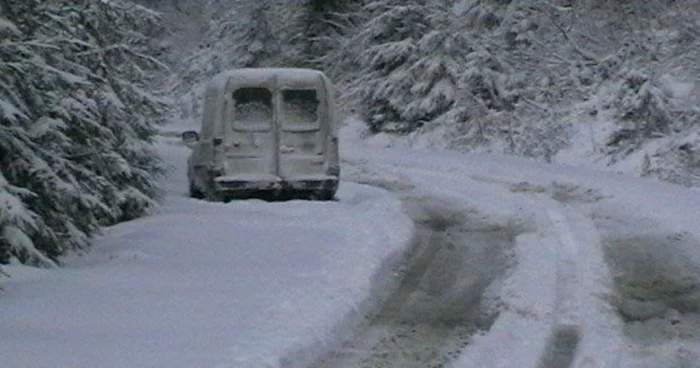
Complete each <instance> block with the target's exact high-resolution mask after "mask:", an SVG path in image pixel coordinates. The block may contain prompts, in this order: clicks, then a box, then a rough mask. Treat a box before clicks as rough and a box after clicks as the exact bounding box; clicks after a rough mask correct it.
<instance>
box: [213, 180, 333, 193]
mask: <svg viewBox="0 0 700 368" xmlns="http://www.w3.org/2000/svg"><path fill="white" fill-rule="evenodd" d="M214 184H215V185H214V188H215V190H216V191H217V192H218V193H219V194H220V195H222V196H223V197H225V198H228V199H234V198H250V197H268V196H270V195H271V196H272V197H281V196H284V197H307V196H312V195H314V194H320V193H321V192H325V193H326V194H325V195H323V196H328V193H330V197H332V196H333V194H335V192H336V190H337V189H338V177H335V176H327V175H323V176H314V177H306V178H304V177H299V178H293V179H282V178H277V177H258V178H240V177H239V178H236V177H232V176H221V177H217V178H215V179H214Z"/></svg>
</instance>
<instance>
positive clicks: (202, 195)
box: [190, 183, 204, 199]
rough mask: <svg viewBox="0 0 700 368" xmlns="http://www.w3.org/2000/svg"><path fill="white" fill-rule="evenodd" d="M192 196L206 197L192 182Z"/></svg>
mask: <svg viewBox="0 0 700 368" xmlns="http://www.w3.org/2000/svg"><path fill="white" fill-rule="evenodd" d="M190 198H196V199H204V193H202V192H201V191H200V190H199V189H197V187H195V186H194V184H192V183H190Z"/></svg>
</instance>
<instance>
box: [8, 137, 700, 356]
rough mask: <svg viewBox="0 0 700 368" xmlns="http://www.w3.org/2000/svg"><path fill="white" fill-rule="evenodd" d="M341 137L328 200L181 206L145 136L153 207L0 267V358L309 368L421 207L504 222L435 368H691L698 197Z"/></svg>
mask: <svg viewBox="0 0 700 368" xmlns="http://www.w3.org/2000/svg"><path fill="white" fill-rule="evenodd" d="M358 132H359V129H356V126H355V125H352V124H350V125H348V126H346V128H345V129H344V131H343V137H342V146H341V147H342V158H343V174H342V175H343V178H344V181H343V183H342V185H341V186H340V189H339V192H338V194H337V196H336V200H335V201H330V202H312V201H288V202H277V203H268V202H263V201H258V200H248V201H237V202H231V203H210V202H204V201H199V200H194V199H190V198H186V197H185V192H186V188H187V185H186V177H185V160H186V157H187V154H188V153H189V151H188V149H187V148H186V147H184V146H183V145H180V144H178V143H177V141H176V139H174V138H168V137H163V138H162V139H161V140H160V144H159V149H160V151H161V153H162V154H163V157H164V158H165V159H166V160H167V161H168V162H169V163H170V165H171V166H172V168H173V170H172V172H171V173H170V175H169V176H168V177H167V178H165V179H164V185H165V187H166V190H167V196H166V198H165V200H164V202H163V204H162V206H161V207H160V208H159V210H158V211H156V212H155V213H153V214H152V215H150V216H148V217H145V218H142V219H138V220H135V221H131V222H127V223H123V224H120V225H118V226H114V227H111V228H109V229H106V230H105V232H104V234H103V235H102V236H100V237H98V238H97V239H96V240H95V245H94V247H93V248H92V249H91V250H90V251H89V252H86V253H85V254H81V255H72V256H70V257H67V258H65V259H64V260H63V263H64V267H61V268H60V269H34V268H29V267H25V266H21V265H10V266H8V267H6V268H5V270H6V271H7V272H9V273H10V274H11V276H12V277H11V278H9V279H4V280H3V283H2V287H3V289H4V290H3V291H2V292H0V308H1V309H2V311H3V313H1V314H0V330H2V331H3V333H2V334H3V335H2V339H0V361H1V362H2V365H3V366H7V367H103V368H110V367H169V368H171V367H172V368H177V367H222V368H223V367H308V366H309V365H311V364H313V363H314V362H315V361H316V360H317V359H318V358H319V357H321V356H323V355H324V354H327V353H329V352H331V351H333V350H336V349H341V346H342V344H343V341H345V340H348V339H351V336H352V335H353V333H354V329H355V327H357V326H359V325H360V324H361V322H362V320H363V318H364V316H365V315H366V314H367V313H373V312H374V311H377V310H379V309H381V303H382V300H381V298H379V297H380V296H382V295H386V294H385V293H384V292H383V290H384V289H388V288H391V287H392V285H394V281H396V280H395V279H397V278H399V277H400V275H399V273H398V272H395V271H397V270H400V267H401V264H402V262H403V261H404V260H405V257H406V254H407V253H409V251H410V250H411V249H412V247H413V245H414V243H415V234H416V231H415V229H416V227H415V224H414V223H413V222H412V221H411V216H415V211H416V209H415V207H416V206H420V203H422V202H425V203H428V202H432V203H433V207H432V209H431V210H432V211H439V210H440V209H439V208H438V209H436V208H435V206H434V203H439V204H441V205H443V206H444V207H445V211H449V213H450V214H452V216H459V214H464V218H463V219H462V221H463V222H470V221H474V222H478V223H480V224H487V225H488V226H491V228H490V229H498V228H500V227H507V226H510V227H511V228H514V229H515V228H517V229H519V230H518V231H517V232H516V233H514V239H513V242H512V246H511V248H510V249H509V250H508V253H504V254H507V255H508V257H510V259H509V260H508V262H507V264H508V265H509V266H508V267H509V268H508V270H507V271H506V272H503V273H502V275H501V276H500V277H498V278H496V279H495V280H492V282H491V284H490V285H489V286H488V287H487V288H486V289H484V291H483V293H484V302H483V304H484V305H483V306H482V307H483V308H486V309H488V310H489V313H491V314H492V315H494V316H496V317H495V319H494V321H493V322H492V323H491V324H490V325H488V328H485V329H483V330H480V331H477V332H475V333H473V334H472V335H470V336H469V337H468V340H467V343H466V344H465V346H464V347H463V349H461V350H460V352H459V354H458V355H454V356H452V357H451V359H450V360H449V364H448V365H451V366H453V367H513V368H515V367H533V368H534V367H541V368H554V367H611V368H612V367H697V366H699V365H698V361H700V359H698V358H700V343H699V341H700V288H699V287H698V285H700V220H699V219H700V196H699V195H698V194H699V193H698V191H697V190H692V189H687V188H682V187H678V186H673V185H668V184H662V183H658V182H654V181H650V180H640V179H635V178H631V177H629V176H623V175H616V174H613V173H610V172H601V171H593V170H588V169H581V168H575V167H566V166H559V165H547V164H542V163H537V162H533V161H527V160H524V159H519V158H513V157H503V156H486V155H469V154H460V153H449V152H441V153H435V152H427V151H419V150H408V149H402V148H396V147H394V148H386V147H384V146H383V145H382V144H376V142H375V143H372V142H367V141H362V140H360V139H358V138H357V137H358V136H359V134H357V133H358ZM407 201H410V202H411V203H412V205H411V206H407ZM416 204H418V205H416ZM455 214H457V215H455ZM465 231H468V230H465ZM489 231H491V230H489ZM468 261H469V260H467V262H468ZM473 266H474V267H478V265H477V264H474V265H473ZM457 273H458V272H457ZM418 276H420V275H418ZM408 300H409V301H410V298H408Z"/></svg>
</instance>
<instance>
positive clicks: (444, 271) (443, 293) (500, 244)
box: [311, 198, 521, 368]
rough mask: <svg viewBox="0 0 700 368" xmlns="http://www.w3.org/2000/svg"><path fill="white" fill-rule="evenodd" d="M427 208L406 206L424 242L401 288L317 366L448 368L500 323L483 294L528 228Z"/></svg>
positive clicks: (418, 203)
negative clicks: (475, 335) (481, 334)
mask: <svg viewBox="0 0 700 368" xmlns="http://www.w3.org/2000/svg"><path fill="white" fill-rule="evenodd" d="M425 202H426V201H425V200H424V199H418V200H416V199H411V198H408V199H406V201H405V203H407V208H408V210H409V214H410V215H411V216H412V217H413V218H414V220H415V221H416V224H417V225H418V228H419V234H420V236H421V241H420V245H419V248H418V249H417V250H416V252H415V253H414V256H413V257H412V259H410V260H409V261H408V262H407V264H406V266H405V269H404V270H403V271H401V272H400V274H401V275H402V280H401V282H400V284H399V286H398V287H397V289H396V290H395V291H394V292H393V293H392V294H391V295H389V296H388V298H387V299H386V302H385V303H384V305H383V306H382V308H381V310H380V311H379V312H378V313H377V314H376V315H374V316H372V317H370V318H369V319H368V320H367V322H366V323H365V325H364V326H362V327H361V328H360V329H359V330H358V332H357V333H356V334H355V336H354V337H352V338H351V340H350V341H348V342H347V343H346V344H345V345H344V346H343V347H342V348H340V349H339V350H336V351H333V352H331V353H330V354H328V355H327V356H325V357H323V358H322V359H321V360H319V361H318V362H316V363H315V364H313V365H312V366H311V367H313V368H330V367H333V368H337V367H352V368H390V367H396V368H398V367H401V368H412V367H415V368H424V367H430V368H433V367H436V368H437V367H445V366H446V365H447V364H448V363H449V362H450V361H451V360H453V359H454V358H456V357H457V356H458V355H459V354H460V352H461V350H462V349H463V348H464V347H466V346H467V345H468V343H469V337H470V336H471V335H472V334H473V333H475V332H476V331H478V330H481V329H488V327H489V326H490V325H491V324H492V323H493V321H494V320H495V318H496V315H495V314H494V313H492V312H490V311H487V309H488V308H485V306H486V305H487V304H488V301H487V300H484V293H485V292H486V290H487V289H488V287H489V285H490V284H491V283H492V282H493V281H494V280H496V279H497V278H498V277H500V276H501V275H502V273H503V272H504V271H505V270H506V269H507V267H508V262H509V256H508V250H509V249H510V248H511V247H512V246H513V242H514V238H515V236H516V235H517V234H518V232H520V231H521V229H518V228H517V227H516V226H513V227H508V226H503V225H498V224H484V223H481V222H480V221H477V220H476V219H470V215H469V213H468V211H467V210H464V212H459V211H454V210H452V211H447V210H445V207H446V206H445V204H442V203H432V204H426V203H425ZM474 217H475V216H474Z"/></svg>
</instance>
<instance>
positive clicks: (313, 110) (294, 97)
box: [282, 89, 318, 128]
mask: <svg viewBox="0 0 700 368" xmlns="http://www.w3.org/2000/svg"><path fill="white" fill-rule="evenodd" d="M282 100H283V103H284V117H285V118H284V123H285V125H287V126H288V127H290V128H315V127H318V98H317V97H316V91H315V90H313V89H288V90H284V91H282Z"/></svg>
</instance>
